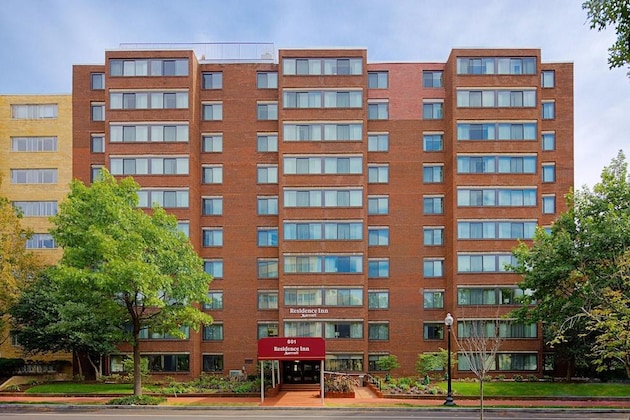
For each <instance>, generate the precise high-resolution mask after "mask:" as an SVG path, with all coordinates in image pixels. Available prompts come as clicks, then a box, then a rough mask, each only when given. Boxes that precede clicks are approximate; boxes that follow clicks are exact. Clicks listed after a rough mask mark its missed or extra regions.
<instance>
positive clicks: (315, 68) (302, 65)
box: [282, 57, 363, 76]
mask: <svg viewBox="0 0 630 420" xmlns="http://www.w3.org/2000/svg"><path fill="white" fill-rule="evenodd" d="M282 72H283V74H285V75H289V76H293V75H298V76H306V75H309V76H317V75H337V76H339V75H360V74H363V59H362V58H359V57H355V58H285V59H283V60H282Z"/></svg>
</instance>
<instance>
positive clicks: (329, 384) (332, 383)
mask: <svg viewBox="0 0 630 420" xmlns="http://www.w3.org/2000/svg"><path fill="white" fill-rule="evenodd" d="M358 385H359V382H358V380H356V379H354V378H353V377H352V376H350V375H344V374H330V375H326V376H325V377H324V392H327V391H333V392H350V391H352V390H354V387H356V386H358Z"/></svg>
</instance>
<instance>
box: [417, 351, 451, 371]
mask: <svg viewBox="0 0 630 420" xmlns="http://www.w3.org/2000/svg"><path fill="white" fill-rule="evenodd" d="M456 363H457V358H456V357H455V354H454V353H453V352H451V364H452V365H455V364H456ZM447 364H448V350H446V349H443V348H440V351H436V352H425V353H420V354H418V359H416V372H418V375H420V376H425V375H428V374H430V373H432V372H435V371H440V372H444V373H446V365H447Z"/></svg>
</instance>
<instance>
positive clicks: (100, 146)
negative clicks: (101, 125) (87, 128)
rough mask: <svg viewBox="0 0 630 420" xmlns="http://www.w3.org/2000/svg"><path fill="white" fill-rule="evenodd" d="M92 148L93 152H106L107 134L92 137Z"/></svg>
mask: <svg viewBox="0 0 630 420" xmlns="http://www.w3.org/2000/svg"><path fill="white" fill-rule="evenodd" d="M90 143H91V146H90V147H91V150H92V153H104V152H105V136H104V135H103V134H95V135H92V137H91V142H90Z"/></svg>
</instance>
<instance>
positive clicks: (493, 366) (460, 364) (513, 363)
mask: <svg viewBox="0 0 630 420" xmlns="http://www.w3.org/2000/svg"><path fill="white" fill-rule="evenodd" d="M477 363H480V361H478V362H477ZM488 363H489V364H490V370H498V371H535V370H537V369H538V354H536V353H498V354H496V355H495V356H494V358H493V359H492V360H489V361H488ZM457 370H471V369H470V361H469V360H468V358H466V357H465V356H464V355H463V354H461V353H460V354H458V355H457Z"/></svg>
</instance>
